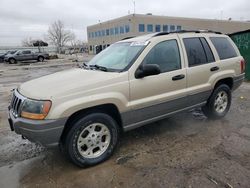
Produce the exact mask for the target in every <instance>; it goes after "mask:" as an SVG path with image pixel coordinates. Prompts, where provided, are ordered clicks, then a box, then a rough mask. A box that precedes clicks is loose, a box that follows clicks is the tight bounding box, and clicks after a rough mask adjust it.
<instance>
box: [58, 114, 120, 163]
mask: <svg viewBox="0 0 250 188" xmlns="http://www.w3.org/2000/svg"><path fill="white" fill-rule="evenodd" d="M118 137H119V128H118V125H117V123H116V121H115V120H114V119H113V118H112V117H110V116H109V115H107V114H104V113H92V114H89V115H86V116H84V117H82V118H80V119H79V120H77V121H76V122H75V123H73V125H72V128H71V129H70V130H69V132H68V133H67V134H66V135H65V138H62V139H63V141H62V147H63V151H64V153H65V154H66V155H67V156H68V158H69V159H70V160H71V161H72V162H73V163H74V164H76V165H77V166H79V167H87V166H93V165H96V164H98V163H101V162H103V161H105V160H107V159H108V158H109V157H110V156H111V155H112V153H113V151H114V149H115V147H116V145H117V142H118Z"/></svg>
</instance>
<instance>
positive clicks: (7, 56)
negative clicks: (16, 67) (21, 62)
mask: <svg viewBox="0 0 250 188" xmlns="http://www.w3.org/2000/svg"><path fill="white" fill-rule="evenodd" d="M4 57H6V58H9V57H14V55H13V54H7V55H5V56H4Z"/></svg>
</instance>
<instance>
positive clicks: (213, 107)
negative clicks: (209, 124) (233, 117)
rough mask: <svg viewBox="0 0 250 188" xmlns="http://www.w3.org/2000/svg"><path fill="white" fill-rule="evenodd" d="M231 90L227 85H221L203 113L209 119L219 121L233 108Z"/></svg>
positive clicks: (210, 98)
mask: <svg viewBox="0 0 250 188" xmlns="http://www.w3.org/2000/svg"><path fill="white" fill-rule="evenodd" d="M231 98H232V97H231V90H230V88H229V87H228V86H227V85H225V84H222V85H219V86H218V87H217V88H215V89H214V91H213V93H212V94H211V96H210V97H209V99H208V101H207V104H206V106H204V107H202V111H203V112H204V114H205V115H206V116H207V117H208V118H212V119H219V118H222V117H224V116H225V115H226V114H227V112H228V110H229V108H230V106H231V100H232V99H231Z"/></svg>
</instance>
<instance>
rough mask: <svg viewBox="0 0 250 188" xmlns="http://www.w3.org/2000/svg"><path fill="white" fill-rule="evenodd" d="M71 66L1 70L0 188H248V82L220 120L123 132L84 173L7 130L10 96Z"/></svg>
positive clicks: (178, 120) (193, 118)
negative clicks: (22, 86) (104, 158)
mask: <svg viewBox="0 0 250 188" xmlns="http://www.w3.org/2000/svg"><path fill="white" fill-rule="evenodd" d="M81 58H82V57H81ZM89 58H91V57H83V59H81V60H88V59H89ZM21 65H22V66H21ZM74 66H76V63H74V62H72V61H70V60H69V59H66V60H65V59H64V60H62V59H61V60H53V61H52V60H51V61H48V62H44V63H32V64H29V63H28V64H25V65H23V64H19V65H3V64H0V187H1V188H4V187H32V188H33V187H187V188H191V187H199V188H200V187H227V188H232V187H250V115H249V114H250V84H249V83H244V84H243V85H242V86H241V87H240V88H239V89H238V90H236V91H235V92H234V93H233V101H232V106H231V109H230V111H229V113H228V114H227V116H226V117H225V118H224V119H222V120H216V121H210V120H207V119H206V118H205V117H204V116H203V115H202V114H201V113H200V112H199V109H197V110H194V111H190V112H185V113H181V114H177V115H175V116H173V117H171V118H168V119H165V120H162V121H158V122H156V123H153V124H149V125H147V126H144V127H141V128H138V129H136V130H133V131H130V132H127V133H125V134H123V135H122V138H121V141H120V143H119V146H118V148H117V150H116V151H115V153H114V155H113V156H112V157H111V158H110V159H109V160H108V161H106V162H104V163H102V164H100V165H97V166H95V167H90V168H87V169H80V168H78V167H76V166H74V165H73V164H71V163H70V162H69V161H68V160H67V159H65V158H64V156H63V155H62V154H61V153H60V152H59V150H58V149H57V148H54V149H49V150H48V149H45V148H43V147H41V146H39V145H36V144H33V143H30V142H29V141H27V140H23V139H22V138H21V136H20V135H16V134H15V133H13V132H11V131H10V129H9V125H8V122H7V111H6V109H7V106H8V102H9V100H10V90H11V89H13V88H16V87H17V86H18V85H19V84H21V83H22V82H24V81H27V80H30V79H33V78H37V77H40V76H43V75H47V74H51V73H53V72H57V71H60V70H64V69H69V68H71V67H74Z"/></svg>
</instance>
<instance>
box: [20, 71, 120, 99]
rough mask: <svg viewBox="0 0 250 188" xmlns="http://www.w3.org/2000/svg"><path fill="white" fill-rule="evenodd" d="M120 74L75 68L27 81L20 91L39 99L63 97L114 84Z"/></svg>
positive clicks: (26, 95)
mask: <svg viewBox="0 0 250 188" xmlns="http://www.w3.org/2000/svg"><path fill="white" fill-rule="evenodd" d="M120 74H121V73H117V72H103V71H97V70H86V69H81V68H74V69H69V70H65V71H61V72H57V73H54V74H51V75H47V76H43V77H40V78H37V79H34V80H31V81H28V82H25V83H23V84H21V85H20V86H19V88H18V91H19V93H20V94H22V95H23V96H25V97H28V98H31V99H37V100H48V99H53V98H61V97H65V96H69V95H72V94H74V93H79V92H81V93H85V92H88V91H89V90H91V89H96V88H101V87H104V86H106V85H109V84H113V83H114V82H115V80H116V78H119V77H120ZM118 80H119V79H118Z"/></svg>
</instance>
